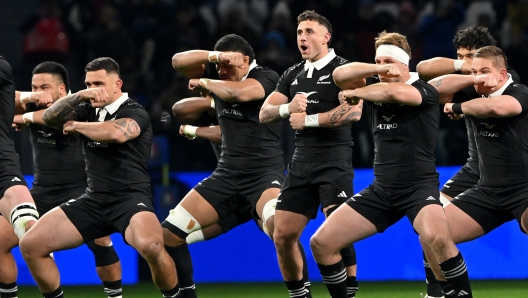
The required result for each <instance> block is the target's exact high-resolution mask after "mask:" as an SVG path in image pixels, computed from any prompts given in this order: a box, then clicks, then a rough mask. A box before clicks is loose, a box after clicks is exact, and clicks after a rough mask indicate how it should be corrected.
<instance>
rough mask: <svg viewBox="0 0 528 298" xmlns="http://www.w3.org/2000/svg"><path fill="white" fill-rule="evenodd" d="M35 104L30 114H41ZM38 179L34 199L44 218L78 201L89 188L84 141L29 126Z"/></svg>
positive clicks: (33, 194) (30, 104) (32, 189)
mask: <svg viewBox="0 0 528 298" xmlns="http://www.w3.org/2000/svg"><path fill="white" fill-rule="evenodd" d="M38 110H40V108H39V107H38V106H37V105H36V104H35V103H28V104H26V111H27V112H33V111H38ZM29 131H30V141H31V147H32V149H33V167H34V175H35V179H34V180H33V186H32V187H31V189H30V192H31V196H32V197H33V200H34V201H35V204H36V205H37V210H38V212H39V214H40V215H41V216H42V215H44V214H45V213H47V212H48V211H50V210H51V209H53V208H54V207H57V206H59V205H60V204H62V203H64V202H67V201H68V200H70V199H75V198H77V197H79V196H80V195H81V194H83V193H84V191H85V189H86V172H85V170H84V167H85V163H84V156H83V153H82V145H81V139H80V137H79V136H77V135H65V134H63V133H62V132H61V131H58V130H56V129H53V128H49V127H47V126H42V125H37V124H31V125H30V126H29Z"/></svg>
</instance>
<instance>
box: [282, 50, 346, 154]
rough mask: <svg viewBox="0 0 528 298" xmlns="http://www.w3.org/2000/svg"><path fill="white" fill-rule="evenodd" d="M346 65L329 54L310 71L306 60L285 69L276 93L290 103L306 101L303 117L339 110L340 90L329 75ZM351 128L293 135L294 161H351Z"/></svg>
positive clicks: (311, 131)
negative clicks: (300, 97) (302, 97)
mask: <svg viewBox="0 0 528 298" xmlns="http://www.w3.org/2000/svg"><path fill="white" fill-rule="evenodd" d="M346 63H348V61H347V60H345V59H343V58H341V57H339V56H336V54H335V53H334V51H333V50H331V51H330V52H329V53H328V54H327V55H326V56H325V57H323V58H322V59H319V60H318V61H316V62H314V63H313V65H314V66H315V67H314V68H313V72H312V73H311V76H310V72H311V71H310V67H309V66H307V63H306V60H305V61H303V62H301V63H298V64H295V65H294V66H292V67H290V68H288V69H287V70H286V71H285V72H284V73H283V74H282V75H281V77H280V79H279V83H278V84H277V89H276V90H275V91H277V92H280V93H282V94H284V95H285V96H287V97H288V99H289V101H291V100H292V99H293V98H294V97H295V95H296V94H297V93H301V92H302V93H305V94H306V95H307V97H308V105H307V108H306V114H307V115H312V114H317V113H324V112H328V111H330V110H332V109H334V108H335V107H337V106H339V105H340V104H341V103H340V102H339V99H338V95H339V92H340V91H341V89H339V87H338V86H337V85H336V84H335V83H334V79H333V77H332V73H333V71H334V69H336V68H337V67H338V66H341V65H343V64H346ZM353 145H354V144H353V142H352V129H351V124H347V125H342V126H339V127H332V128H325V127H309V128H305V129H303V130H300V131H296V132H295V151H294V153H293V158H292V159H293V160H298V161H308V162H311V161H317V162H319V161H329V160H352V147H353Z"/></svg>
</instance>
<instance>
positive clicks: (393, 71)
mask: <svg viewBox="0 0 528 298" xmlns="http://www.w3.org/2000/svg"><path fill="white" fill-rule="evenodd" d="M378 74H384V75H387V76H388V77H399V76H401V74H400V71H399V69H398V67H397V66H396V65H395V64H383V65H378V64H371V63H361V62H353V63H349V64H345V65H341V66H339V67H338V68H336V69H335V70H334V73H333V77H334V82H335V83H336V85H337V86H339V88H341V89H350V84H356V85H360V86H361V84H363V86H364V85H365V79H366V78H368V77H371V76H373V75H378Z"/></svg>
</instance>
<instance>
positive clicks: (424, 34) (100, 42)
mask: <svg viewBox="0 0 528 298" xmlns="http://www.w3.org/2000/svg"><path fill="white" fill-rule="evenodd" d="M1 5H2V9H0V20H2V21H1V22H0V40H1V42H0V55H2V56H4V57H6V58H7V59H8V60H9V61H10V62H11V63H12V65H13V67H14V71H15V79H16V83H17V89H18V90H30V82H31V70H32V69H33V67H34V66H35V65H36V64H37V63H39V62H42V61H46V60H55V61H58V62H62V63H64V64H65V65H66V67H67V68H68V70H69V71H70V81H71V89H72V90H73V91H76V90H79V89H81V88H83V75H84V72H83V68H84V65H85V64H86V63H87V62H88V61H90V60H91V59H93V58H95V57H99V56H111V57H113V58H115V59H116V60H117V61H118V62H119V63H120V65H121V68H122V75H123V79H124V91H127V92H129V93H130V96H131V97H132V98H134V99H136V100H137V101H139V102H140V103H141V104H143V105H144V106H145V107H146V108H147V109H148V111H149V113H150V115H151V117H152V122H153V126H154V129H155V132H156V135H157V138H156V140H157V141H156V146H155V147H154V149H153V161H152V163H151V167H150V169H151V172H152V177H153V191H154V194H155V200H156V203H157V204H158V205H159V206H160V207H159V208H158V213H159V215H160V216H161V217H164V215H165V214H166V212H167V210H168V208H170V207H172V206H174V205H175V204H176V203H177V201H178V200H179V199H180V198H181V197H182V194H184V193H185V192H186V191H187V190H188V189H189V187H191V186H192V185H194V184H195V183H196V182H197V181H198V180H199V179H200V178H202V177H204V176H205V175H207V174H208V173H210V171H212V170H213V169H214V167H215V163H216V161H215V158H214V155H213V153H212V150H211V149H210V145H209V144H208V143H207V142H205V141H202V140H195V141H192V142H191V141H188V140H187V139H184V138H181V137H179V136H178V134H177V130H178V128H179V125H180V123H179V122H178V121H177V120H175V119H172V121H161V119H162V113H163V112H166V111H169V112H170V107H171V106H172V104H173V103H174V102H176V101H177V100H180V99H182V98H185V97H188V96H191V95H192V93H190V92H189V91H188V90H187V88H186V86H187V80H186V79H185V78H183V77H182V76H181V75H179V74H177V73H176V72H175V71H174V70H173V69H172V68H171V66H170V58H171V57H172V55H173V54H174V53H176V52H179V51H184V50H189V49H196V48H198V49H211V48H212V47H213V45H214V42H215V40H216V39H217V38H218V37H220V36H222V35H225V34H228V33H237V34H240V35H241V36H243V37H244V38H246V39H248V41H249V42H250V43H251V44H252V45H253V47H254V49H255V52H256V58H257V62H258V63H259V64H261V65H264V66H268V67H270V68H272V69H274V70H276V71H277V72H279V73H281V72H282V71H283V70H284V69H285V68H287V67H288V66H290V65H292V64H293V63H295V62H297V61H299V60H300V56H299V54H298V51H297V49H296V44H295V28H296V20H295V17H296V16H297V15H298V14H299V13H300V12H302V11H303V10H305V9H315V10H316V11H317V12H319V13H321V14H323V15H325V16H326V17H327V18H328V19H329V20H330V22H331V23H332V24H333V27H334V40H333V43H332V46H333V47H334V48H335V49H336V52H337V54H338V55H340V56H343V57H345V58H347V59H349V60H351V61H366V62H371V61H372V60H373V56H374V47H373V38H374V37H375V36H376V34H377V33H378V32H380V31H382V30H385V29H386V30H389V31H396V32H400V33H402V34H405V35H406V36H407V37H408V39H409V42H410V44H411V47H412V49H413V59H412V61H411V68H414V66H415V65H416V63H417V62H419V61H421V60H423V59H428V58H431V57H436V56H444V57H452V58H455V55H454V53H455V49H454V48H453V46H452V44H451V40H452V38H453V36H454V34H455V33H456V31H457V30H458V29H461V28H465V27H467V26H469V25H472V24H480V25H484V26H487V27H489V28H490V31H491V32H492V33H493V34H494V36H495V37H496V39H497V40H498V41H499V46H501V47H502V48H503V49H504V50H505V51H506V54H507V56H508V58H509V63H510V66H512V67H513V68H514V69H516V70H517V71H518V72H519V74H520V76H521V79H522V80H523V81H524V82H526V81H527V80H528V73H527V72H528V69H527V68H526V67H524V65H525V62H524V61H526V58H528V57H527V55H528V19H526V18H525V17H524V16H526V13H527V12H528V3H527V1H526V0H516V1H501V0H494V1H487V0H484V1H450V0H442V1H420V0H415V1H381V0H380V1H375V0H361V1H355V0H348V1H347V0H327V1H295V0H284V1H276V0H246V1H236V0H219V1H212V0H194V1H179V0H115V1H105V0H78V1H76V0H42V1H39V0H2V1H1ZM353 134H354V138H355V143H356V146H355V149H354V160H353V162H354V166H355V168H357V169H361V168H365V169H364V170H363V169H362V170H356V179H355V181H354V186H355V189H356V191H358V190H360V189H362V188H363V187H364V186H365V185H366V184H368V183H369V182H370V181H371V180H372V174H371V171H370V170H368V169H367V168H369V167H370V166H371V165H372V157H373V151H372V145H371V137H370V134H369V133H368V131H367V127H366V123H365V121H360V122H359V123H357V124H355V125H354V130H353ZM14 138H15V140H16V143H17V150H18V152H19V154H20V156H21V162H22V165H23V170H24V172H25V173H26V174H28V175H31V174H32V164H31V146H30V145H29V141H28V136H27V132H25V133H24V132H23V133H16V134H14ZM283 140H284V142H283V143H284V151H285V162H288V161H289V159H290V157H291V153H292V150H293V132H292V130H291V129H290V128H289V127H288V123H287V122H285V123H284V129H283ZM466 158H467V140H466V133H465V127H464V124H463V123H462V122H453V121H449V120H448V119H447V118H443V120H442V123H441V131H440V136H439V145H438V150H437V163H438V166H439V171H440V172H441V174H442V179H443V181H445V180H446V179H447V178H449V177H450V175H451V173H453V172H454V171H456V170H457V169H458V167H459V165H461V164H463V163H464V161H465V159H466ZM449 165H451V166H454V167H447V168H444V166H449ZM457 165H458V166H457ZM320 220H321V216H319V218H318V220H317V221H315V222H312V223H311V224H310V226H309V229H307V230H306V232H305V233H304V235H303V241H304V242H305V246H306V247H308V244H307V241H308V239H309V236H310V235H311V234H312V233H313V231H314V230H315V227H316V226H317V225H318V224H319V223H320ZM114 241H115V243H116V245H117V246H118V252H119V254H120V256H121V257H122V258H123V259H126V261H124V262H123V266H124V281H125V282H127V283H135V282H137V281H138V280H140V279H143V278H145V279H148V278H149V277H148V271H146V268H145V265H144V263H142V262H141V260H138V258H137V255H136V254H135V252H133V251H132V250H131V249H130V248H128V247H125V246H124V245H122V241H121V239H120V237H114ZM526 244H527V243H526V237H524V236H523V235H522V234H521V233H519V230H518V227H517V225H516V224H513V223H510V224H508V225H505V226H504V227H501V228H500V229H498V230H497V231H494V232H493V233H492V234H491V235H489V236H486V237H484V238H482V239H481V240H478V241H475V242H473V243H471V244H464V245H461V248H462V251H463V252H464V254H465V257H466V259H467V262H468V265H469V268H470V273H471V277H472V278H486V279H488V278H501V279H503V278H526V277H527V276H528V272H526V270H522V269H525V268H527V265H528V264H527V263H528V260H527V257H526V255H525V254H524V253H523V251H524V248H525V247H526ZM357 249H358V258H359V262H360V269H359V276H360V279H361V280H390V279H407V280H416V279H422V278H423V274H422V272H423V269H422V265H421V254H420V250H419V247H418V244H417V240H416V236H415V235H414V234H413V232H412V229H411V228H410V226H409V223H408V221H406V220H403V221H401V222H400V223H398V224H397V225H396V226H395V227H393V228H391V229H390V230H388V231H387V232H386V233H384V234H382V235H377V236H375V237H373V238H372V239H369V240H366V241H362V242H361V243H359V244H358V246H357ZM191 251H192V254H193V256H194V263H195V266H196V270H195V272H196V280H197V281H198V282H224V281H239V282H249V281H280V274H279V271H278V268H277V263H276V258H275V254H274V251H273V245H272V243H271V242H270V241H269V240H268V239H266V237H265V236H264V235H263V234H262V233H257V229H256V227H255V226H254V224H252V223H248V224H246V225H245V226H243V227H239V228H237V229H235V230H234V231H232V232H230V233H228V234H227V235H225V236H222V237H220V238H219V239H215V240H213V241H210V242H209V243H198V244H194V245H192V246H191ZM63 255H64V256H63ZM91 258H92V257H91V256H90V255H89V253H88V252H87V250H86V249H78V250H75V251H72V252H67V253H63V254H60V253H59V254H57V260H58V262H59V265H60V266H61V272H62V277H63V281H64V282H65V284H68V283H69V284H84V283H99V281H98V280H97V278H96V275H95V270H93V265H92V262H93V260H92V259H91ZM255 260H258V261H255ZM310 260H311V263H310V264H309V266H310V268H312V270H311V275H312V279H313V280H320V278H319V276H318V274H317V270H314V269H315V268H316V267H315V264H314V263H313V261H312V259H311V258H310ZM482 260H486V261H484V262H483V261H482ZM490 260H493V266H490V262H489V261H490ZM84 263H86V266H85V264H84ZM72 264H76V265H80V266H81V265H82V268H83V270H82V274H74V273H72V274H69V273H66V272H65V271H64V270H67V269H68V268H71V267H73V266H72ZM20 265H21V270H20V276H21V279H20V283H22V284H24V283H26V282H31V279H30V277H29V273H28V272H27V269H24V266H23V264H20ZM225 266H229V267H230V268H232V270H228V271H226V270H225ZM237 266H239V267H237ZM237 268H239V269H240V270H238V269H237ZM379 268H383V270H380V269H379ZM229 272H240V275H231V274H229Z"/></svg>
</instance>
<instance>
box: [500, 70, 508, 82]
mask: <svg viewBox="0 0 528 298" xmlns="http://www.w3.org/2000/svg"><path fill="white" fill-rule="evenodd" d="M499 75H500V76H499V81H500V82H502V81H504V80H507V79H508V71H507V70H506V69H502V70H501V71H500V73H499Z"/></svg>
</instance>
